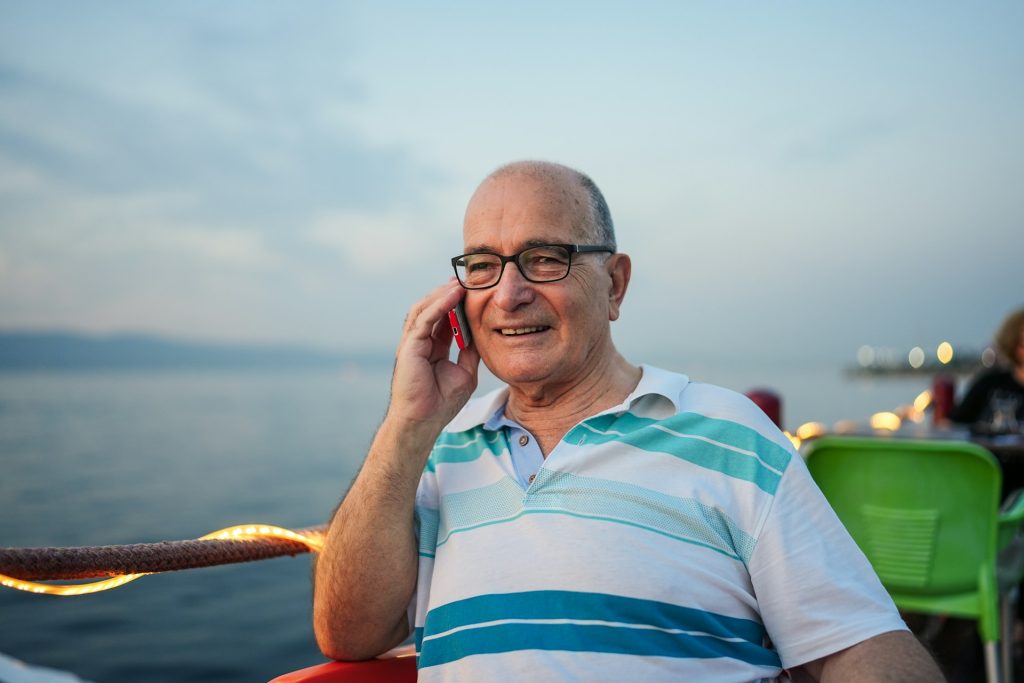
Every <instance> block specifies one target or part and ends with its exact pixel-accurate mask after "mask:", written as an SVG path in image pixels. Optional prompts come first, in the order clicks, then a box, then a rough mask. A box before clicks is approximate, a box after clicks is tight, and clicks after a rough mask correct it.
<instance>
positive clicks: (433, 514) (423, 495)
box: [407, 464, 439, 631]
mask: <svg viewBox="0 0 1024 683" xmlns="http://www.w3.org/2000/svg"><path fill="white" fill-rule="evenodd" d="M438 508H439V501H438V493H437V476H436V474H435V473H434V472H433V471H432V468H431V467H430V465H429V464H428V466H427V468H426V469H424V471H423V475H422V476H421V477H420V482H419V485H418V486H417V487H416V504H415V510H414V513H413V529H414V533H415V534H416V549H417V572H416V590H415V591H414V592H413V594H412V599H411V600H410V601H409V607H408V609H407V614H408V618H409V629H410V631H413V630H415V627H416V614H417V605H419V604H420V601H421V599H422V600H423V603H424V604H426V599H427V598H428V597H429V595H430V578H431V574H432V572H433V566H434V551H435V548H436V546H437V526H438Z"/></svg>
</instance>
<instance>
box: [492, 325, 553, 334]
mask: <svg viewBox="0 0 1024 683" xmlns="http://www.w3.org/2000/svg"><path fill="white" fill-rule="evenodd" d="M546 329H547V327H503V328H501V333H502V334H504V335H505V336H513V335H517V334H530V333H531V332H540V331H542V330H546Z"/></svg>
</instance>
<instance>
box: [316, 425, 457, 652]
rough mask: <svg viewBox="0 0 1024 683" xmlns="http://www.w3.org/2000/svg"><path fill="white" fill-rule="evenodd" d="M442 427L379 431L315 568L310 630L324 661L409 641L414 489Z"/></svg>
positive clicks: (397, 427)
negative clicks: (404, 639)
mask: <svg viewBox="0 0 1024 683" xmlns="http://www.w3.org/2000/svg"><path fill="white" fill-rule="evenodd" d="M439 432H440V427H439V426H436V425H430V424H425V423H405V424H398V423H397V422H396V421H395V420H390V421H389V420H385V422H384V424H382V425H381V428H380V430H379V431H378V433H377V435H376V437H375V438H374V441H373V445H372V446H371V448H370V452H369V454H368V455H367V457H366V462H365V463H364V465H363V468H362V470H361V471H360V473H359V476H358V477H357V478H356V481H355V482H354V483H353V485H352V488H351V490H350V491H349V493H348V495H347V496H346V497H345V500H344V501H343V502H342V505H341V506H340V508H339V509H338V512H337V513H336V514H335V516H334V519H333V520H332V521H331V524H330V526H329V528H328V531H327V536H326V541H325V545H324V548H323V550H322V551H321V553H320V556H319V558H318V559H317V562H316V569H315V581H314V594H313V624H314V630H315V632H316V637H317V642H318V643H319V644H320V648H321V650H323V652H324V654H326V655H327V656H329V657H332V658H335V659H366V658H369V657H373V656H375V655H378V654H380V653H381V652H383V651H385V650H387V649H389V648H391V647H393V646H394V645H397V644H398V643H399V642H400V641H401V640H402V639H403V638H404V637H405V636H406V635H407V631H408V624H407V623H406V617H405V614H406V608H407V607H408V604H409V600H410V599H411V597H412V594H413V592H414V590H415V586H416V569H417V554H416V543H415V538H414V532H413V510H414V504H415V497H416V486H417V483H418V481H419V478H420V474H421V472H422V471H423V466H424V464H425V462H426V458H427V455H428V454H429V452H430V448H431V446H432V444H433V442H434V439H435V438H436V437H437V434H438V433H439Z"/></svg>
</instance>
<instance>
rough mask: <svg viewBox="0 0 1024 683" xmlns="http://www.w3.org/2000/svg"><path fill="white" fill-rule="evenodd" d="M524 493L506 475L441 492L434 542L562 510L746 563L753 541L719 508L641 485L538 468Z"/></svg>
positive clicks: (569, 513)
mask: <svg viewBox="0 0 1024 683" xmlns="http://www.w3.org/2000/svg"><path fill="white" fill-rule="evenodd" d="M530 491H531V493H530V494H529V495H525V496H524V493H523V490H522V489H521V488H520V487H519V485H518V484H517V483H515V482H513V481H512V480H511V479H507V478H506V479H502V480H500V481H498V482H497V483H495V484H492V485H490V486H485V487H481V488H479V489H472V490H470V491H463V492H460V493H457V494H450V495H447V496H442V498H441V524H440V527H439V529H438V534H437V546H438V547H440V546H442V545H444V544H445V543H446V542H447V541H448V539H449V538H450V537H451V536H452V535H453V534H456V533H461V532H464V531H469V530H472V529H477V528H480V527H482V526H489V525H491V524H500V523H503V522H510V521H513V520H515V519H518V518H520V517H522V516H523V515H524V514H531V513H547V514H567V515H572V516H576V517H583V518H587V519H600V520H603V521H607V522H612V523H618V524H626V525H629V526H633V527H637V528H641V529H646V530H648V531H653V532H655V533H659V534H662V535H665V536H668V537H670V538H674V539H677V540H680V541H684V542H688V543H695V544H697V545H701V546H704V547H707V548H711V549H713V550H716V551H718V552H720V553H723V554H725V555H727V556H729V557H732V558H734V559H739V560H742V561H743V562H747V561H749V559H750V555H751V553H752V552H753V550H754V546H755V542H754V539H753V538H752V537H751V536H750V535H749V534H747V533H746V532H744V531H743V530H742V529H740V528H739V526H738V525H737V524H736V523H735V522H734V521H733V520H732V519H731V518H729V516H728V515H726V514H725V513H724V512H723V511H722V510H720V509H718V508H714V507H711V506H708V505H704V504H703V503H700V502H699V501H696V500H694V499H691V498H679V497H675V496H670V495H667V494H664V493H661V492H659V491H654V490H651V489H647V488H644V487H641V486H635V485H632V484H625V483H622V482H617V481H609V480H605V479H598V478H593V477H583V476H579V475H575V474H569V473H565V472H557V471H551V470H547V469H544V468H541V470H540V472H539V473H538V476H537V480H536V481H535V482H534V484H533V486H532V487H531V489H530Z"/></svg>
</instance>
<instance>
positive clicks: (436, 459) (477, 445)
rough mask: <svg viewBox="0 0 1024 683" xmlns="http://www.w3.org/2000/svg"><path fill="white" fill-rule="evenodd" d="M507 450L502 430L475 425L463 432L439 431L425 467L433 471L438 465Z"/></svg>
mask: <svg viewBox="0 0 1024 683" xmlns="http://www.w3.org/2000/svg"><path fill="white" fill-rule="evenodd" d="M506 451H508V445H507V444H506V442H505V438H504V432H503V431H500V430H499V431H496V432H491V431H487V430H485V429H484V428H483V427H475V428H474V429H470V430H468V431H465V432H441V435H440V436H438V437H437V441H435V442H434V448H433V450H432V451H431V452H430V457H429V458H427V466H426V469H427V471H428V472H434V471H435V470H436V469H437V466H438V465H441V464H450V463H460V462H472V461H474V460H476V459H477V458H479V457H480V456H481V455H483V454H484V453H489V454H491V455H495V456H498V455H501V454H502V453H504V452H506Z"/></svg>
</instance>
